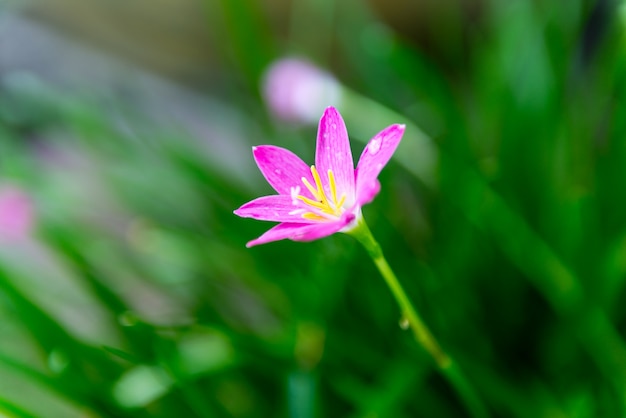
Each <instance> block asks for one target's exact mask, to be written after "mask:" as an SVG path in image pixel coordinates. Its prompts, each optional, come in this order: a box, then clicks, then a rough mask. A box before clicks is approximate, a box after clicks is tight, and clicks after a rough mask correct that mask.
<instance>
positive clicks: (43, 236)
mask: <svg viewBox="0 0 626 418" xmlns="http://www.w3.org/2000/svg"><path fill="white" fill-rule="evenodd" d="M314 3H316V2H312V1H303V2H301V3H300V2H297V4H296V6H294V8H293V16H292V19H294V22H292V25H291V26H290V27H291V33H290V35H289V36H288V37H287V39H282V38H279V37H278V36H277V34H276V33H273V32H272V31H270V29H269V28H270V26H271V25H270V22H269V21H267V20H264V15H263V14H262V13H260V12H259V10H258V7H257V6H258V4H257V3H255V2H246V3H245V4H244V3H240V2H231V1H226V0H223V1H219V2H216V3H215V4H213V5H212V10H213V11H214V12H215V14H212V15H211V16H208V17H207V25H208V27H209V28H210V30H212V31H213V34H212V36H214V37H215V39H222V40H223V42H222V43H220V45H221V47H220V48H218V51H217V54H218V56H217V57H216V60H218V61H219V62H220V63H221V65H222V66H223V67H224V68H225V69H224V73H223V74H222V75H221V76H220V80H221V82H222V84H221V85H220V86H218V87H216V88H215V90H211V89H207V91H204V92H203V93H204V94H206V97H210V98H211V101H210V102H209V101H206V102H204V101H200V103H202V104H201V105H200V110H199V112H200V113H201V114H205V115H206V116H207V118H209V120H210V121H212V122H211V123H215V124H218V123H217V122H219V123H221V124H222V125H221V127H214V126H212V125H211V124H210V123H207V125H210V126H209V127H210V128H211V129H213V130H211V129H209V130H208V132H207V134H206V137H197V136H195V135H193V134H192V133H190V132H189V131H187V130H186V129H185V127H184V126H183V127H180V126H174V125H172V126H168V125H167V123H164V122H163V121H160V120H156V118H155V117H154V115H152V114H150V113H146V112H143V111H142V109H139V108H136V107H135V106H133V104H132V102H128V101H126V100H125V99H124V97H123V96H116V95H114V94H111V95H101V94H100V93H94V92H85V91H83V92H77V91H72V92H71V93H68V91H66V90H64V89H63V87H61V86H59V85H55V84H54V83H50V82H47V81H46V80H45V77H42V76H40V75H37V74H31V73H24V72H17V71H14V72H9V73H2V74H0V173H1V180H2V182H3V183H7V184H12V185H16V186H18V187H20V188H21V189H23V190H24V191H26V192H27V193H28V194H29V195H30V196H31V197H32V199H33V204H34V207H35V212H36V220H35V221H36V227H35V230H34V232H33V234H32V236H30V237H28V238H25V239H23V240H19V241H16V242H1V243H0V319H1V320H0V335H1V337H0V338H1V340H2V344H0V374H1V375H2V379H0V416H6V417H68V418H71V417H120V418H121V417H171V416H197V417H220V416H224V417H226V416H228V417H269V416H272V417H290V418H296V417H297V418H308V417H321V416H324V417H395V418H399V417H414V416H424V417H439V416H441V417H453V416H454V417H457V416H465V414H466V412H465V411H464V410H463V407H462V406H461V404H460V402H459V400H458V399H456V397H455V395H454V393H453V392H452V391H451V389H450V388H449V387H448V386H447V384H446V382H445V381H444V380H443V379H442V378H441V377H440V376H439V375H438V374H437V373H436V372H435V371H434V369H433V365H432V364H431V363H430V360H429V358H428V357H427V356H426V355H425V354H424V353H422V352H421V351H420V349H419V347H418V346H417V345H416V344H415V343H414V342H413V340H412V339H411V338H410V336H409V334H408V333H406V332H405V331H403V330H402V329H401V328H400V327H399V326H398V320H399V313H398V310H397V307H396V306H395V304H394V301H393V299H392V298H391V295H390V294H389V292H388V290H387V289H386V288H385V285H384V282H383V281H382V280H381V279H380V277H379V275H378V273H377V272H376V270H375V269H374V268H373V265H372V263H371V261H370V260H369V259H368V258H367V257H366V255H365V253H364V252H363V251H362V250H361V248H359V247H358V245H357V243H356V242H355V241H353V240H352V239H351V238H350V237H348V236H344V235H341V234H338V235H335V236H332V237H329V238H326V239H323V240H320V241H317V242H312V243H306V244H303V243H293V242H277V243H272V244H268V245H265V246H261V247H258V248H253V249H246V248H245V247H244V244H245V243H246V242H247V241H248V240H250V239H252V238H255V237H256V236H258V235H259V234H260V233H262V232H263V231H264V230H265V229H267V228H268V225H266V224H263V223H260V222H255V221H252V220H246V219H239V218H237V217H236V216H234V215H233V214H232V211H233V209H235V208H236V207H238V206H239V205H241V204H242V203H244V202H246V201H248V200H250V199H252V198H254V197H257V196H260V195H263V194H270V193H271V190H270V187H269V186H268V185H267V184H265V183H264V180H263V178H262V176H261V174H260V173H258V171H256V169H255V167H254V161H253V159H252V155H251V153H250V152H249V146H252V145H258V144H277V145H281V146H285V147H287V148H290V149H292V150H294V152H296V153H298V154H299V155H301V156H303V158H304V159H305V161H312V153H313V149H314V138H315V127H311V126H300V125H298V126H294V125H290V124H285V123H283V122H280V121H277V120H275V119H274V118H273V117H272V116H271V114H269V113H268V112H266V109H265V106H264V104H263V102H262V100H261V98H260V96H259V93H258V91H259V83H260V80H261V76H262V71H263V69H264V68H265V66H266V65H268V64H269V63H270V62H271V61H272V60H273V59H275V58H278V57H280V56H282V55H283V54H286V53H288V52H297V53H299V54H302V55H305V56H306V55H309V56H310V57H311V58H312V59H315V60H316V61H317V62H318V63H319V64H320V65H321V66H322V67H326V68H328V69H329V70H332V71H333V72H334V73H336V74H338V77H339V79H340V80H341V83H342V84H343V85H344V89H345V92H346V95H345V102H343V104H342V103H340V104H338V107H339V110H340V111H341V112H342V113H344V116H345V117H346V124H347V126H348V131H349V132H351V134H352V136H353V151H354V153H355V154H356V155H358V153H360V150H361V149H362V146H363V144H364V141H367V140H368V139H369V137H371V136H373V135H374V134H375V133H376V132H377V130H380V129H382V128H384V126H378V125H376V124H377V123H378V120H379V119H380V118H381V117H382V118H383V119H385V121H388V122H389V123H393V122H405V123H407V124H408V127H409V129H408V130H407V136H406V138H405V142H408V143H407V144H403V147H404V148H400V150H399V152H398V155H397V156H396V157H397V158H396V159H395V162H394V161H392V162H391V163H390V165H389V166H388V167H387V168H386V169H385V171H384V172H383V173H382V174H381V183H382V185H383V187H382V192H381V193H380V195H379V196H378V198H377V199H376V200H375V201H374V202H373V203H372V204H370V205H369V206H367V207H366V208H365V209H364V215H365V216H366V218H367V219H368V223H369V225H370V226H371V227H372V229H373V232H374V234H375V235H376V236H377V238H378V239H379V241H380V243H381V245H382V247H383V249H384V251H385V253H386V254H387V257H388V260H389V263H390V264H391V265H392V267H393V268H394V269H395V271H396V274H397V275H398V277H399V278H400V280H401V281H402V282H403V285H404V286H406V288H407V290H408V292H409V294H410V296H411V297H412V298H413V300H414V302H415V304H416V305H417V306H418V307H419V309H420V311H421V312H422V314H423V316H424V319H425V320H426V322H427V323H428V324H429V325H430V327H431V328H432V330H433V332H434V334H435V335H436V336H437V338H438V339H439V340H440V341H441V343H442V344H443V346H444V347H445V348H446V349H447V350H448V351H450V352H451V353H452V354H453V355H454V356H455V357H456V358H457V360H458V361H459V363H460V367H461V369H463V370H464V371H465V373H466V374H467V376H468V377H469V380H470V381H471V382H472V384H474V385H475V387H476V389H477V391H478V393H479V394H480V396H481V397H482V398H483V399H484V401H485V402H486V404H487V405H488V406H489V408H490V411H491V413H492V414H493V416H500V417H520V418H523V417H528V418H536V417H619V416H626V345H625V342H624V338H625V333H626V308H625V306H626V304H625V302H626V291H625V286H624V284H625V283H624V282H625V279H626V194H624V193H622V191H623V189H624V184H625V181H624V180H623V179H626V141H625V140H624V137H625V136H624V135H625V133H626V105H625V103H624V99H625V97H624V95H625V94H626V83H625V81H626V45H624V38H623V34H622V31H623V26H624V15H625V14H624V12H623V10H624V6H623V5H621V4H620V3H617V2H613V1H608V0H607V1H598V2H593V1H582V0H576V1H571V2H568V5H567V7H564V6H563V4H562V3H561V2H558V1H537V2H527V1H521V0H516V1H507V2H497V1H493V2H485V4H484V7H483V11H482V18H481V19H480V21H479V22H476V23H475V26H471V25H470V30H468V31H467V33H466V35H467V39H465V40H464V41H463V43H464V44H463V45H460V44H457V45H456V47H457V48H466V50H464V51H463V53H459V54H453V56H455V57H457V59H458V61H457V62H455V63H454V65H450V62H449V61H447V62H446V63H445V65H443V64H442V63H441V62H439V61H438V60H437V59H435V58H432V57H431V56H430V55H428V54H427V53H426V52H424V51H423V50H422V49H420V46H419V44H416V43H415V42H413V41H412V40H411V39H410V38H405V37H401V36H399V35H398V34H397V33H395V32H394V29H393V27H391V26H388V25H386V24H385V23H384V22H382V21H381V20H380V19H378V18H377V17H376V15H374V14H373V13H372V12H371V11H370V10H369V9H367V8H366V7H365V6H364V5H363V4H362V3H361V2H357V1H355V0H350V1H345V2H338V3H336V4H335V3H333V2H321V3H322V4H323V6H321V5H319V4H317V3H316V5H315V6H314V5H313V4H314ZM309 8H310V9H309ZM330 10H332V13H331V12H330ZM307 12H310V13H309V14H308V15H309V16H310V19H311V20H312V22H314V24H313V26H310V25H311V23H309V26H307V27H306V28H305V27H304V26H305V25H301V24H298V22H306V19H304V18H303V16H307ZM4 13H13V11H12V10H8V9H7V10H5V11H4ZM316 19H317V20H316ZM315 23H316V24H318V25H319V26H318V27H316V26H315ZM288 26H289V25H288ZM444 27H445V26H444ZM317 32H319V33H320V36H319V39H318V38H316V37H315V36H313V35H315V34H316V33H317ZM441 36H442V37H445V36H446V33H445V32H442V33H441ZM455 36H456V35H455ZM316 39H318V41H319V43H316ZM454 39H457V38H454ZM451 42H452V41H450V42H444V41H442V43H443V44H446V45H449V44H450V43H451ZM77 71H78V70H77ZM348 89H350V90H348ZM157 99H159V100H163V101H167V100H168V98H167V97H161V98H157ZM211 103H213V104H211ZM216 103H217V104H216ZM330 104H332V103H329V105H330ZM342 106H343V107H342ZM379 112H380V113H379ZM375 113H376V114H375ZM381 115H382V116H381ZM395 116H397V118H398V120H393V118H394V117H395ZM374 120H375V121H376V124H375V123H374V122H373V121H374ZM218 125H219V124H218ZM417 126H419V127H420V128H421V129H422V130H423V132H424V134H423V136H424V137H423V138H422V137H420V138H421V139H420V141H423V140H424V138H426V139H427V140H428V141H429V142H428V144H427V145H424V143H423V142H419V141H417V135H422V133H420V132H419V131H417V128H415V129H414V130H413V131H411V127H417ZM225 136H226V140H225V138H224V137H225ZM412 141H415V142H412ZM228 144H230V146H232V147H233V148H228V146H227V145H228ZM416 144H417V145H416ZM419 144H421V145H419ZM426 146H430V147H433V149H434V150H435V151H432V150H431V151H429V152H430V154H428V155H429V156H432V158H435V159H436V161H434V164H432V168H433V170H436V171H434V172H433V173H431V174H432V179H433V180H432V182H431V181H426V180H425V178H423V177H422V176H421V174H420V173H422V172H423V170H421V169H420V168H419V167H414V166H413V165H414V164H415V162H416V161H420V155H415V154H414V153H417V152H419V150H420V147H422V148H424V147H426ZM229 149H230V151H232V150H233V149H234V150H235V151H236V152H234V153H233V152H230V151H229ZM239 150H243V151H241V152H239ZM424 150H425V152H426V148H424ZM429 158H430V157H429Z"/></svg>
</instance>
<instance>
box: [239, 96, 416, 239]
mask: <svg viewBox="0 0 626 418" xmlns="http://www.w3.org/2000/svg"><path fill="white" fill-rule="evenodd" d="M403 134H404V125H391V126H389V127H387V128H385V129H383V130H382V131H381V132H380V133H378V134H377V135H376V136H375V137H374V138H372V139H371V140H370V141H369V143H368V144H367V146H366V147H365V149H364V150H363V153H362V154H361V157H360V159H359V163H358V165H357V168H356V170H355V169H354V163H353V162H352V152H351V150H350V141H349V139H348V132H347V130H346V126H345V124H344V121H343V119H342V118H341V115H340V114H339V112H338V111H337V110H336V109H335V108H334V107H329V108H327V109H326V110H325V111H324V114H323V116H322V118H321V120H320V122H319V128H318V132H317V149H316V153H315V165H313V166H311V167H310V168H309V167H308V166H307V165H306V164H305V163H304V162H303V161H302V160H301V159H300V158H299V157H297V156H296V155H295V154H293V153H292V152H291V151H288V150H286V149H284V148H280V147H275V146H272V145H261V146H258V147H254V148H253V155H254V159H255V160H256V163H257V165H258V166H259V169H260V170H261V172H262V173H263V176H264V177H265V179H266V180H267V181H268V183H269V184H270V185H271V186H272V187H273V188H274V189H275V190H276V191H277V192H278V195H271V196H263V197H259V198H257V199H255V200H253V201H251V202H248V203H246V204H245V205H243V206H241V207H240V208H239V209H237V210H235V214H236V215H239V216H241V217H244V218H254V219H258V220H261V221H274V222H281V223H280V224H278V225H276V226H275V227H273V228H272V229H270V230H269V231H267V232H266V233H265V234H263V235H261V236H260V237H259V238H257V239H255V240H253V241H250V242H248V244H247V245H246V246H247V247H252V246H254V245H258V244H265V243H268V242H271V241H277V240H282V239H291V240H294V241H312V240H315V239H319V238H323V237H326V236H328V235H331V234H334V233H335V232H340V231H342V232H346V231H349V230H350V229H352V228H353V227H354V226H356V225H357V224H358V222H359V220H360V219H361V207H362V206H363V205H365V204H366V203H369V202H371V201H372V200H373V199H374V197H375V196H376V195H377V194H378V192H379V191H380V183H379V182H378V174H379V173H380V171H381V170H382V169H383V167H384V166H385V165H386V164H387V162H388V161H389V159H390V158H391V156H392V155H393V153H394V151H395V150H396V148H397V146H398V144H399V143H400V140H401V139H402V135H403ZM316 167H317V168H316Z"/></svg>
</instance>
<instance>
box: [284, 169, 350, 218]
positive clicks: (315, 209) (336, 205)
mask: <svg viewBox="0 0 626 418" xmlns="http://www.w3.org/2000/svg"><path fill="white" fill-rule="evenodd" d="M311 174H312V175H313V180H314V181H315V186H313V185H312V184H311V183H310V182H309V181H308V180H307V179H306V178H304V177H302V183H303V184H304V186H305V187H306V188H307V189H308V190H309V192H311V194H312V195H313V199H310V198H308V197H305V196H302V195H301V194H300V187H295V188H293V189H292V191H291V196H292V198H293V200H294V205H297V204H298V201H301V202H304V203H305V204H307V205H308V206H309V208H310V209H311V211H309V212H304V213H302V217H303V218H304V219H308V220H311V221H327V220H333V219H334V218H337V217H339V216H341V214H342V213H343V212H344V210H345V209H344V208H343V204H344V203H345V201H346V194H345V193H342V194H341V197H339V199H337V185H336V183H335V175H334V174H333V170H331V169H329V170H328V188H329V189H330V196H327V195H326V192H325V191H324V186H323V185H322V179H321V178H320V175H319V173H318V172H317V169H316V168H315V166H314V165H312V166H311Z"/></svg>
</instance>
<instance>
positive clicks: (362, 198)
mask: <svg viewBox="0 0 626 418" xmlns="http://www.w3.org/2000/svg"><path fill="white" fill-rule="evenodd" d="M378 192H380V182H379V181H378V179H375V180H374V181H373V182H370V183H369V184H368V185H366V186H363V187H362V188H361V191H360V193H359V194H358V195H357V196H358V198H357V203H358V204H359V206H363V205H366V204H368V203H369V202H371V201H372V200H374V198H375V197H376V195H377V194H378Z"/></svg>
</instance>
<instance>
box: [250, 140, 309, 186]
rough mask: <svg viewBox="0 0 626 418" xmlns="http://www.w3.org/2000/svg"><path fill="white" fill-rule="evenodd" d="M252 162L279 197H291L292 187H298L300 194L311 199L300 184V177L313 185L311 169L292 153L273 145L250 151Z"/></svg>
mask: <svg viewBox="0 0 626 418" xmlns="http://www.w3.org/2000/svg"><path fill="white" fill-rule="evenodd" d="M252 154H253V155H254V160H255V161H256V164H257V165H258V166H259V169H260V170H261V173H263V176H264V177H265V179H266V180H267V182H268V183H269V184H270V185H271V186H272V187H273V188H274V190H276V191H277V192H278V193H279V194H281V195H289V196H291V188H292V187H300V188H301V190H300V194H301V195H303V196H305V197H308V198H311V197H313V196H312V195H311V193H310V192H309V191H308V189H307V188H306V187H304V185H303V183H302V177H304V178H306V179H307V180H308V181H309V182H310V183H311V184H313V183H314V182H313V176H312V175H311V168H310V167H309V166H308V165H306V164H305V163H304V161H302V160H301V159H300V157H298V156H297V155H296V154H294V153H293V152H291V151H289V150H286V149H284V148H281V147H275V146H273V145H261V146H258V147H254V148H253V149H252Z"/></svg>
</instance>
